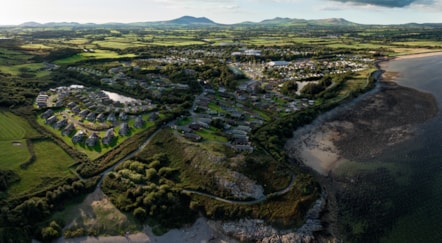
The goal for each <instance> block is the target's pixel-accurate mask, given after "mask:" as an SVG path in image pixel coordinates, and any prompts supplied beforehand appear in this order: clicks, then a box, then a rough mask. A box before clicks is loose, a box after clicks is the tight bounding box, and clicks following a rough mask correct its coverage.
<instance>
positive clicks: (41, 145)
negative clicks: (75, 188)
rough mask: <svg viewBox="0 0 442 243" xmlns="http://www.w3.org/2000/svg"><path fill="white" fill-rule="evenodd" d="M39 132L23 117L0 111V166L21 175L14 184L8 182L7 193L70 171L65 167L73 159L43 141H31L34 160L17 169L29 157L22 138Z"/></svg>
mask: <svg viewBox="0 0 442 243" xmlns="http://www.w3.org/2000/svg"><path fill="white" fill-rule="evenodd" d="M39 135H40V134H39V133H38V132H37V131H36V130H34V129H33V128H32V127H31V126H30V125H29V124H28V123H27V121H26V120H24V119H23V118H21V117H19V116H16V115H14V114H13V113H11V112H9V111H2V110H0V169H3V170H13V171H15V172H16V173H17V174H18V175H19V176H20V178H21V180H20V181H19V182H18V183H15V184H13V185H11V187H10V188H9V191H8V192H9V193H10V194H14V195H16V194H20V193H25V192H27V191H29V190H32V189H33V188H36V187H38V186H39V185H42V184H44V183H45V182H46V181H47V180H48V179H49V178H62V177H65V176H68V175H69V174H70V172H69V168H68V167H69V166H70V165H72V164H73V163H74V160H73V159H72V158H71V157H70V156H69V155H68V154H67V153H66V152H65V151H64V150H62V149H61V148H60V147H58V146H57V145H56V144H55V143H53V142H51V141H46V140H43V141H38V142H33V143H32V146H33V148H34V152H35V156H36V160H35V161H34V162H33V163H32V164H31V165H29V166H28V167H27V168H26V169H22V168H20V165H21V164H22V163H24V162H26V161H27V160H28V159H29V158H30V156H31V154H30V152H29V150H28V147H27V144H26V139H27V138H32V137H38V136H39Z"/></svg>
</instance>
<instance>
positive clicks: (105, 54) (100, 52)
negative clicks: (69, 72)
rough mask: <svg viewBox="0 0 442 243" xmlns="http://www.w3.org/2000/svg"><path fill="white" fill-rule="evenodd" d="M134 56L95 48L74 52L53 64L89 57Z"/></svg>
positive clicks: (72, 61)
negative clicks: (91, 50) (92, 50)
mask: <svg viewBox="0 0 442 243" xmlns="http://www.w3.org/2000/svg"><path fill="white" fill-rule="evenodd" d="M132 57H136V55H135V54H125V55H119V54H118V53H116V52H113V51H107V50H95V52H85V53H80V54H76V55H74V56H71V57H67V58H63V59H60V60H57V61H55V62H54V63H55V64H71V63H76V62H79V61H84V60H91V59H108V58H109V59H112V58H132Z"/></svg>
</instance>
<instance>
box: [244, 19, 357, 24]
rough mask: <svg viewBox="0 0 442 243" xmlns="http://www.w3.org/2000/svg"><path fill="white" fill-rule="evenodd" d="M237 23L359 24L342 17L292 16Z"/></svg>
mask: <svg viewBox="0 0 442 243" xmlns="http://www.w3.org/2000/svg"><path fill="white" fill-rule="evenodd" d="M237 25H248V26H252V25H255V26H295V25H297V26H299V25H321V26H322V25H330V26H331V25H336V26H354V25H358V24H356V23H353V22H350V21H348V20H345V19H342V18H332V19H317V20H306V19H291V18H279V17H278V18H274V19H266V20H263V21H261V22H243V23H239V24H237Z"/></svg>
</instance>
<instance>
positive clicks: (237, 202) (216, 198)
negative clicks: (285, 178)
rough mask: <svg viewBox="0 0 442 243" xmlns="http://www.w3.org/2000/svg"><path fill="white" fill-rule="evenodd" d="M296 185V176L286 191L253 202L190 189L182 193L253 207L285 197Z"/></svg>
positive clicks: (292, 178) (293, 176) (273, 193)
mask: <svg viewBox="0 0 442 243" xmlns="http://www.w3.org/2000/svg"><path fill="white" fill-rule="evenodd" d="M294 185H295V175H292V177H291V180H290V183H289V184H288V185H287V187H285V188H284V189H282V190H280V191H277V192H272V193H270V194H267V195H264V196H263V197H261V198H258V199H255V200H252V201H239V200H230V199H225V198H222V197H218V196H214V195H212V194H209V193H205V192H199V191H195V190H188V189H184V190H182V191H181V192H182V193H187V194H197V195H200V196H205V197H208V198H212V199H215V200H218V201H220V202H225V203H230V204H237V205H253V204H258V203H261V202H264V201H265V200H267V199H268V198H270V197H275V196H281V195H284V194H286V193H287V192H289V191H290V190H291V189H292V188H293V186H294Z"/></svg>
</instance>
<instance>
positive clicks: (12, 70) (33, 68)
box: [0, 63, 44, 75]
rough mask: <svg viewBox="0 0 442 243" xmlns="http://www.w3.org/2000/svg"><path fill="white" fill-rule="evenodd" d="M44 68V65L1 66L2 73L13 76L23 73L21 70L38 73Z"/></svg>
mask: <svg viewBox="0 0 442 243" xmlns="http://www.w3.org/2000/svg"><path fill="white" fill-rule="evenodd" d="M43 67H44V64H43V63H29V64H19V65H12V66H0V71H1V72H3V73H9V74H11V75H18V74H19V73H20V72H21V71H20V69H26V70H28V71H30V72H34V73H37V72H39V71H40V69H42V68H43Z"/></svg>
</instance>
